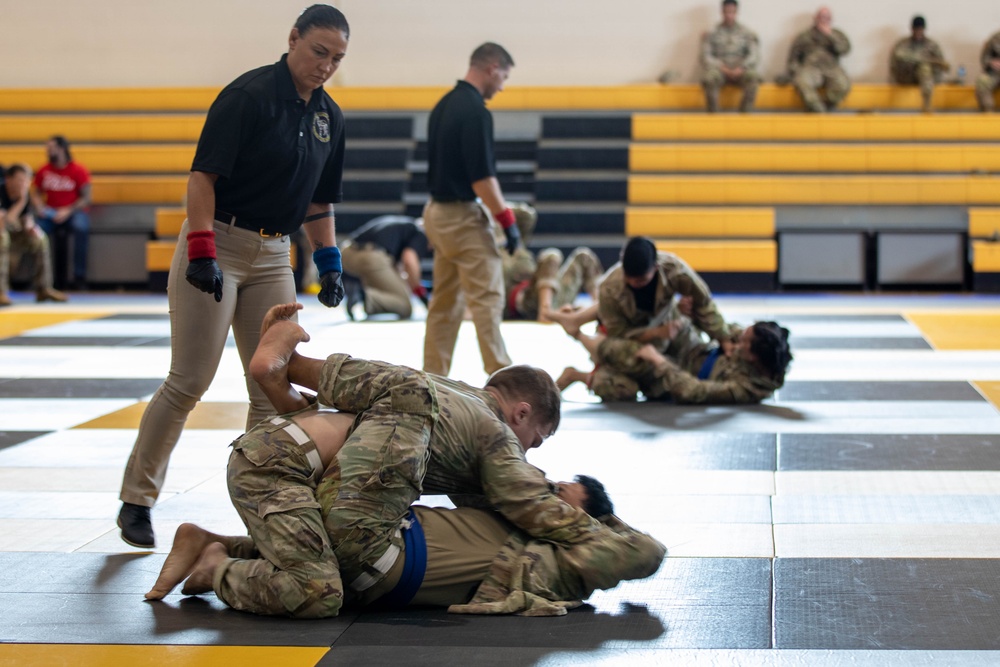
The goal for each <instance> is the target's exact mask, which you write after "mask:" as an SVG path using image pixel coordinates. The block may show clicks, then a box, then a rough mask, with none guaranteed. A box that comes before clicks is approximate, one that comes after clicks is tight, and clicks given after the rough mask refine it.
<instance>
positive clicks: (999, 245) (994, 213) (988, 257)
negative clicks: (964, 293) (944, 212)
mask: <svg viewBox="0 0 1000 667" xmlns="http://www.w3.org/2000/svg"><path fill="white" fill-rule="evenodd" d="M969 244H970V246H971V249H972V272H973V274H974V277H978V276H979V274H1000V208H970V209H969Z"/></svg>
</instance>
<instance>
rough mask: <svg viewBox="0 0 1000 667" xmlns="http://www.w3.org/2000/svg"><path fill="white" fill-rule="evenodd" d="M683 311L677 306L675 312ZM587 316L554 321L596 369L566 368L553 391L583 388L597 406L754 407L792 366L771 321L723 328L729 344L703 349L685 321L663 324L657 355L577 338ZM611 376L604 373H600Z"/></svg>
mask: <svg viewBox="0 0 1000 667" xmlns="http://www.w3.org/2000/svg"><path fill="white" fill-rule="evenodd" d="M689 307H690V304H685V303H683V302H682V303H681V305H680V310H682V311H683V310H686V309H689ZM588 317H591V318H592V312H588V311H582V312H581V313H576V314H572V315H568V316H560V321H561V323H562V324H563V327H564V328H565V329H566V332H567V333H568V334H569V335H570V336H572V337H573V338H576V339H577V340H579V341H580V342H581V343H582V344H583V346H584V347H585V348H586V349H587V351H588V352H590V355H591V358H592V359H593V360H594V363H595V364H597V368H596V369H595V370H593V371H590V372H586V371H582V370H579V369H576V368H573V367H568V368H566V369H565V370H564V371H563V372H562V375H560V376H559V379H558V380H557V381H556V384H557V385H558V386H559V388H560V390H564V389H566V387H569V386H570V385H572V384H573V383H574V382H583V383H585V384H586V385H587V387H588V388H589V389H590V390H591V391H593V392H594V393H595V394H596V395H597V396H599V397H600V398H601V399H602V400H604V401H634V400H635V399H636V394H637V393H638V392H639V391H642V393H643V394H644V395H645V396H646V397H647V398H650V399H673V400H674V401H676V402H678V403H710V404H728V403H759V402H760V401H762V400H764V399H765V398H768V397H770V396H772V395H773V394H774V392H775V391H776V390H777V389H780V388H781V386H782V385H783V384H784V382H785V373H786V372H787V370H788V365H789V364H790V363H791V361H792V352H791V349H790V348H789V346H788V330H787V329H785V328H783V327H781V326H779V325H778V324H777V323H776V322H764V321H762V322H756V323H754V324H753V325H751V326H750V327H747V328H746V329H741V328H740V327H739V326H737V325H735V324H731V325H730V330H731V331H732V338H731V339H728V340H724V341H721V342H719V343H718V344H713V343H706V342H705V340H704V338H703V337H702V336H701V334H699V333H698V332H697V331H696V330H695V329H694V328H692V327H691V326H690V321H689V320H688V319H687V317H686V316H681V317H679V318H678V319H677V320H675V321H674V322H672V323H671V327H672V328H673V332H674V333H673V335H672V336H671V337H670V344H669V345H668V346H667V348H666V351H665V352H661V351H660V349H658V348H656V347H654V346H652V345H648V344H646V345H643V344H640V343H637V342H635V341H631V340H627V339H623V338H618V339H613V338H608V337H607V336H606V335H604V334H603V333H597V334H594V335H587V334H584V333H582V332H581V331H580V325H581V324H583V323H585V322H586V321H588V320H587V318H588ZM609 366H610V367H611V368H612V369H613V370H608V369H607V367H609Z"/></svg>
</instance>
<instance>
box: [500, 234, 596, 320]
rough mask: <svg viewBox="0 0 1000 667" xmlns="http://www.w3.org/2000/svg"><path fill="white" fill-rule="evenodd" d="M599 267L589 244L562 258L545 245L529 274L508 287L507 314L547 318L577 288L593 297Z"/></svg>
mask: <svg viewBox="0 0 1000 667" xmlns="http://www.w3.org/2000/svg"><path fill="white" fill-rule="evenodd" d="M603 271H604V268H603V267H602V266H601V260H599V259H598V258H597V255H595V254H594V251H592V250H591V249H590V248H577V249H576V250H574V251H573V252H572V253H570V256H569V257H568V258H567V259H566V261H565V262H564V261H563V254H562V252H561V251H560V250H559V249H558V248H546V249H545V250H543V251H541V252H540V253H538V260H537V266H536V268H535V270H534V271H533V272H532V273H531V275H530V276H529V277H528V278H526V279H523V280H521V281H519V282H516V283H513V284H512V285H511V286H510V287H509V288H508V291H507V317H508V318H511V319H523V320H538V321H539V322H550V321H552V320H551V319H550V316H551V314H552V312H553V311H555V310H558V309H559V308H561V307H563V306H568V305H571V304H572V303H573V302H574V301H575V300H576V297H577V296H578V295H579V294H580V292H585V293H586V294H589V295H591V296H592V297H596V296H597V279H598V278H600V276H601V273H602V272H603Z"/></svg>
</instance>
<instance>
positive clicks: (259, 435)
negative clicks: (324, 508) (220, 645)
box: [213, 408, 343, 618]
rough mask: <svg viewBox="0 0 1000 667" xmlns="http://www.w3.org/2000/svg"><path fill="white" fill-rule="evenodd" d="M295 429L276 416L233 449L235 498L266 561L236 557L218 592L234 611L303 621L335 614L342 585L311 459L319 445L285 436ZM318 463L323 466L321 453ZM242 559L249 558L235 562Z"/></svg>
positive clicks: (222, 571) (219, 576) (230, 472)
mask: <svg viewBox="0 0 1000 667" xmlns="http://www.w3.org/2000/svg"><path fill="white" fill-rule="evenodd" d="M308 409H314V408H308ZM289 423H290V422H288V420H286V419H284V418H281V417H276V418H275V419H274V420H273V421H265V422H262V423H260V424H259V425H257V426H256V427H254V428H253V429H251V430H250V432H249V433H247V434H245V435H243V436H241V437H240V438H238V439H237V440H236V441H235V442H234V443H233V452H232V454H231V455H230V457H229V466H228V469H227V479H228V484H229V495H230V498H231V499H232V501H233V505H234V506H235V507H236V511H237V512H239V514H240V517H241V518H242V519H243V522H244V523H245V524H246V526H247V530H248V531H249V533H250V538H251V539H252V540H253V545H255V546H256V548H257V550H258V552H259V555H260V556H261V557H257V558H253V557H252V555H251V553H250V552H249V550H244V549H240V550H238V551H240V552H241V553H232V552H231V553H230V556H231V558H230V559H229V560H228V561H226V562H225V563H224V565H223V566H222V567H220V568H219V569H218V571H216V573H215V579H214V581H213V587H214V589H215V592H216V594H217V595H218V596H219V599H221V600H223V601H224V602H225V603H226V604H228V605H229V606H231V607H233V608H234V609H241V610H244V611H250V612H253V613H256V614H268V615H284V616H294V617H296V618H325V617H329V616H336V615H337V613H338V612H339V611H340V607H341V604H342V603H343V586H342V584H341V579H340V572H339V570H338V568H337V559H336V558H335V556H334V553H333V549H332V548H331V546H330V539H329V538H328V537H327V533H326V528H325V527H324V525H323V517H322V514H321V513H320V506H319V503H318V502H316V495H315V490H316V484H317V482H318V481H319V476H320V474H321V471H318V470H317V469H316V468H317V466H316V465H314V463H313V462H312V461H310V459H309V457H308V456H307V453H308V452H309V450H310V449H312V451H313V452H315V449H314V448H313V446H312V443H311V442H310V441H308V439H306V440H305V443H306V444H305V445H303V444H299V443H300V442H301V441H302V440H303V438H305V433H304V432H303V431H302V430H301V429H299V430H298V432H297V434H293V433H290V432H289V431H286V430H285V426H287V425H288V424H289ZM292 428H293V429H294V428H297V427H295V426H294V425H293V426H292ZM296 437H297V438H298V441H297V440H296ZM313 457H314V460H315V461H317V462H318V455H315V454H314V455H313ZM237 555H239V556H243V557H242V558H232V556H237Z"/></svg>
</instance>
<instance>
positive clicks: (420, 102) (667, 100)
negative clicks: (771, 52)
mask: <svg viewBox="0 0 1000 667" xmlns="http://www.w3.org/2000/svg"><path fill="white" fill-rule="evenodd" d="M327 90H328V92H329V93H330V94H331V95H332V96H333V98H334V99H335V100H337V103H338V104H339V105H340V106H341V108H343V109H344V110H346V111H425V110H429V109H431V108H432V107H433V106H434V104H435V103H436V102H437V101H438V100H439V99H440V98H441V96H442V95H443V94H444V93H445V92H447V90H448V87H446V86H392V87H378V86H372V87H336V86H328V88H327ZM218 92H219V88H206V87H193V88H124V89H122V88H103V89H102V88H94V89H81V88H66V89H32V88H18V89H7V90H4V91H3V94H2V95H0V113H6V112H18V113H24V112H35V113H38V112H60V111H64V112H73V113H80V112H88V111H100V112H148V111H156V112H174V111H201V112H204V111H207V110H208V107H209V105H210V104H211V103H212V100H213V99H214V98H215V96H216V95H217V94H218ZM739 95H740V93H739V91H738V90H736V89H734V88H728V87H727V88H725V89H723V91H722V104H723V107H730V108H735V107H736V105H737V104H738V101H739ZM920 105H921V98H920V91H919V89H918V88H917V87H915V86H897V85H892V84H878V83H856V84H854V86H853V87H852V88H851V92H850V94H849V95H848V96H847V99H845V100H844V102H843V104H842V105H841V109H843V110H846V111H852V110H853V111H870V110H892V111H916V110H919V109H920ZM934 105H935V108H936V109H938V110H946V111H973V110H975V109H976V102H975V95H974V93H973V88H972V86H960V85H950V84H946V85H940V86H938V87H937V88H936V89H935V92H934ZM490 107H491V108H492V109H497V110H525V111H571V110H588V111H591V110H592V111H640V110H643V111H657V110H671V111H700V110H702V109H704V107H705V97H704V93H703V92H702V89H701V86H699V85H698V84H693V83H676V84H667V85H662V84H658V83H648V84H632V85H624V86H510V87H507V88H506V89H505V90H504V94H503V95H499V96H498V97H497V98H496V99H494V100H491V102H490ZM757 108H758V109H767V110H775V111H799V110H801V109H802V104H801V102H800V101H799V98H798V95H797V94H796V93H795V91H794V89H793V88H792V87H791V86H778V85H776V84H772V83H765V84H762V85H761V86H760V89H759V92H758V95H757Z"/></svg>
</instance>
